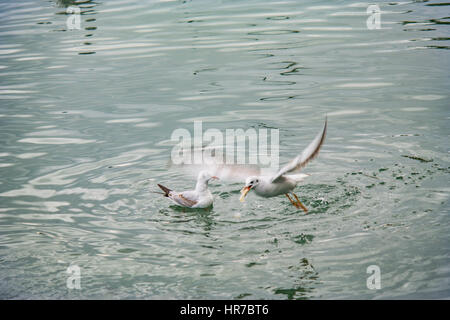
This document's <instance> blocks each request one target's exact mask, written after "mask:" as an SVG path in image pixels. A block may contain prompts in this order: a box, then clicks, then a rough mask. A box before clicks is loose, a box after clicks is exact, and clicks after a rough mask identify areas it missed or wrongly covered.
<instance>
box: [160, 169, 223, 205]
mask: <svg viewBox="0 0 450 320" xmlns="http://www.w3.org/2000/svg"><path fill="white" fill-rule="evenodd" d="M211 179H218V178H217V177H216V176H212V175H211V174H209V173H208V171H205V170H204V171H201V172H200V173H199V174H198V177H197V184H196V185H195V189H194V190H189V191H183V192H176V191H173V190H171V189H169V188H166V187H164V186H162V185H160V184H158V187H160V188H161V190H162V191H164V196H165V197H167V198H169V199H170V200H172V201H173V202H174V203H175V204H176V205H178V206H181V207H184V208H208V207H210V206H211V205H212V204H213V196H212V194H211V191H209V190H208V181H209V180H211Z"/></svg>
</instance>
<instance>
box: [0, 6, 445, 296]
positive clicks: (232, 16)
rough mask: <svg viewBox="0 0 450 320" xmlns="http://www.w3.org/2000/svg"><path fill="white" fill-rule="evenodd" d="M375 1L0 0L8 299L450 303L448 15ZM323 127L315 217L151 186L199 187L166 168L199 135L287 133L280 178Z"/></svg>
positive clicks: (0, 275)
mask: <svg viewBox="0 0 450 320" xmlns="http://www.w3.org/2000/svg"><path fill="white" fill-rule="evenodd" d="M71 4H72V5H76V6H77V7H79V8H81V13H82V14H81V19H80V26H81V29H79V30H78V29H74V30H68V26H67V25H66V20H67V19H68V18H71V17H72V16H71V15H69V14H66V7H67V6H69V5H71ZM370 4H373V3H372V2H353V1H329V2H326V1H312V0H310V1H301V2H300V1H291V0H288V1H259V0H258V1H256V0H254V1H245V2H244V1H195V0H194V1H161V2H157V1H145V2H144V1H129V0H123V1H102V0H99V1H95V2H94V1H83V2H81V1H79V2H78V3H77V2H75V1H56V2H55V1H38V0H30V1H26V0H25V1H20V2H16V1H4V0H2V1H0V148H1V149H0V174H1V180H0V298H2V299H38V298H44V299H53V298H54V299H98V298H100V299H103V298H108V299H109V298H111V299H161V298H169V299H173V298H184V299H206V298H210V299H220V298H225V299H336V298H343V299H404V298H427V299H428V298H447V299H448V298H450V283H449V278H450V251H449V240H450V239H449V217H448V215H449V202H448V199H449V193H450V189H449V184H448V181H449V167H450V161H449V142H448V141H449V133H450V130H449V106H450V104H449V64H450V59H449V51H448V49H449V23H450V20H449V17H450V6H448V4H446V3H443V2H439V1H417V2H415V1H412V2H409V1H408V2H392V1H389V2H382V1H380V2H378V4H379V6H380V8H381V11H382V12H381V29H376V30H369V29H368V28H367V26H366V20H367V18H368V15H367V13H366V8H367V7H368V6H369V5H370ZM325 114H327V115H328V124H329V128H328V135H327V138H326V141H325V144H324V147H323V149H322V151H321V153H320V155H319V157H318V158H317V159H316V160H314V161H313V162H312V163H311V164H310V165H308V166H307V167H306V168H305V169H304V170H303V172H304V173H308V174H310V175H311V176H310V177H308V178H307V179H306V180H305V181H304V182H303V183H302V184H301V185H299V186H298V187H297V188H296V190H295V192H296V193H297V194H298V195H299V196H300V198H301V199H302V202H303V203H304V204H305V205H306V206H307V207H308V208H309V209H310V212H309V214H308V215H305V214H304V213H303V212H302V211H298V210H297V209H295V208H294V207H293V206H292V205H291V204H290V203H289V201H288V199H287V198H285V197H276V198H272V199H262V198H257V197H256V196H255V195H254V194H250V195H249V196H248V197H247V200H246V202H245V203H240V202H239V200H238V199H239V189H240V188H241V187H242V185H241V184H227V183H224V182H214V183H212V184H211V191H212V192H213V194H214V197H215V202H214V207H213V208H212V209H211V210H209V211H186V212H185V211H183V210H179V209H176V208H174V207H173V206H171V204H170V203H169V202H168V201H167V199H165V198H163V197H160V196H159V195H157V194H153V193H151V192H150V191H156V190H157V187H156V183H162V184H164V185H167V186H169V187H171V188H174V189H185V188H190V187H191V186H193V184H194V183H195V181H194V179H192V178H191V177H189V176H186V175H184V174H182V173H181V172H179V171H177V170H174V169H168V168H167V162H168V160H169V159H170V152H171V144H170V136H171V133H172V132H173V130H175V129H177V128H186V129H188V130H192V128H193V121H194V120H202V121H203V127H204V130H206V129H208V128H217V129H219V130H221V131H225V130H226V129H227V128H243V129H248V128H278V129H279V130H280V131H279V132H280V162H281V163H285V162H287V161H288V160H289V159H291V158H292V157H294V156H296V155H297V153H298V152H299V151H301V150H302V148H303V147H305V146H306V144H307V143H308V142H309V141H311V139H312V138H313V137H314V135H315V134H316V133H317V132H318V130H320V128H321V126H322V124H323V119H324V115H325ZM370 265H377V266H378V267H379V268H380V271H381V289H379V290H369V289H368V287H367V284H366V280H367V278H368V277H369V276H370V274H368V273H367V272H366V270H367V267H368V266H370ZM69 266H78V267H79V268H80V271H81V275H80V284H81V289H69V288H68V287H67V286H66V281H67V279H68V277H69V274H68V273H67V272H66V270H67V268H68V267H69Z"/></svg>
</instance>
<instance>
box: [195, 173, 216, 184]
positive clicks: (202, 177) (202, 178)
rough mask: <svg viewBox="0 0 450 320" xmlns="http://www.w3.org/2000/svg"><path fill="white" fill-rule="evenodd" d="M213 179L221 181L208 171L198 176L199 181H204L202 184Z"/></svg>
mask: <svg viewBox="0 0 450 320" xmlns="http://www.w3.org/2000/svg"><path fill="white" fill-rule="evenodd" d="M211 179H219V178H218V177H216V176H213V175H212V174H210V173H209V172H208V171H201V172H200V173H199V174H198V178H197V181H202V182H208V181H209V180H211Z"/></svg>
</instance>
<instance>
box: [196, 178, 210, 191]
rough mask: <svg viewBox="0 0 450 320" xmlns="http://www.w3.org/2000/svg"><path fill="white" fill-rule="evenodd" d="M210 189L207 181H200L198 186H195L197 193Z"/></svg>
mask: <svg viewBox="0 0 450 320" xmlns="http://www.w3.org/2000/svg"><path fill="white" fill-rule="evenodd" d="M207 189H208V182H207V181H205V180H198V181H197V184H196V185H195V191H197V192H204V191H206V190H207Z"/></svg>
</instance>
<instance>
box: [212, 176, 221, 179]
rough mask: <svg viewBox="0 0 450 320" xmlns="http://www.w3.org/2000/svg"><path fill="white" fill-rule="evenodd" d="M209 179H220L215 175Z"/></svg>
mask: <svg viewBox="0 0 450 320" xmlns="http://www.w3.org/2000/svg"><path fill="white" fill-rule="evenodd" d="M211 179H215V180H220V179H219V177H217V176H212V177H211Z"/></svg>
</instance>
